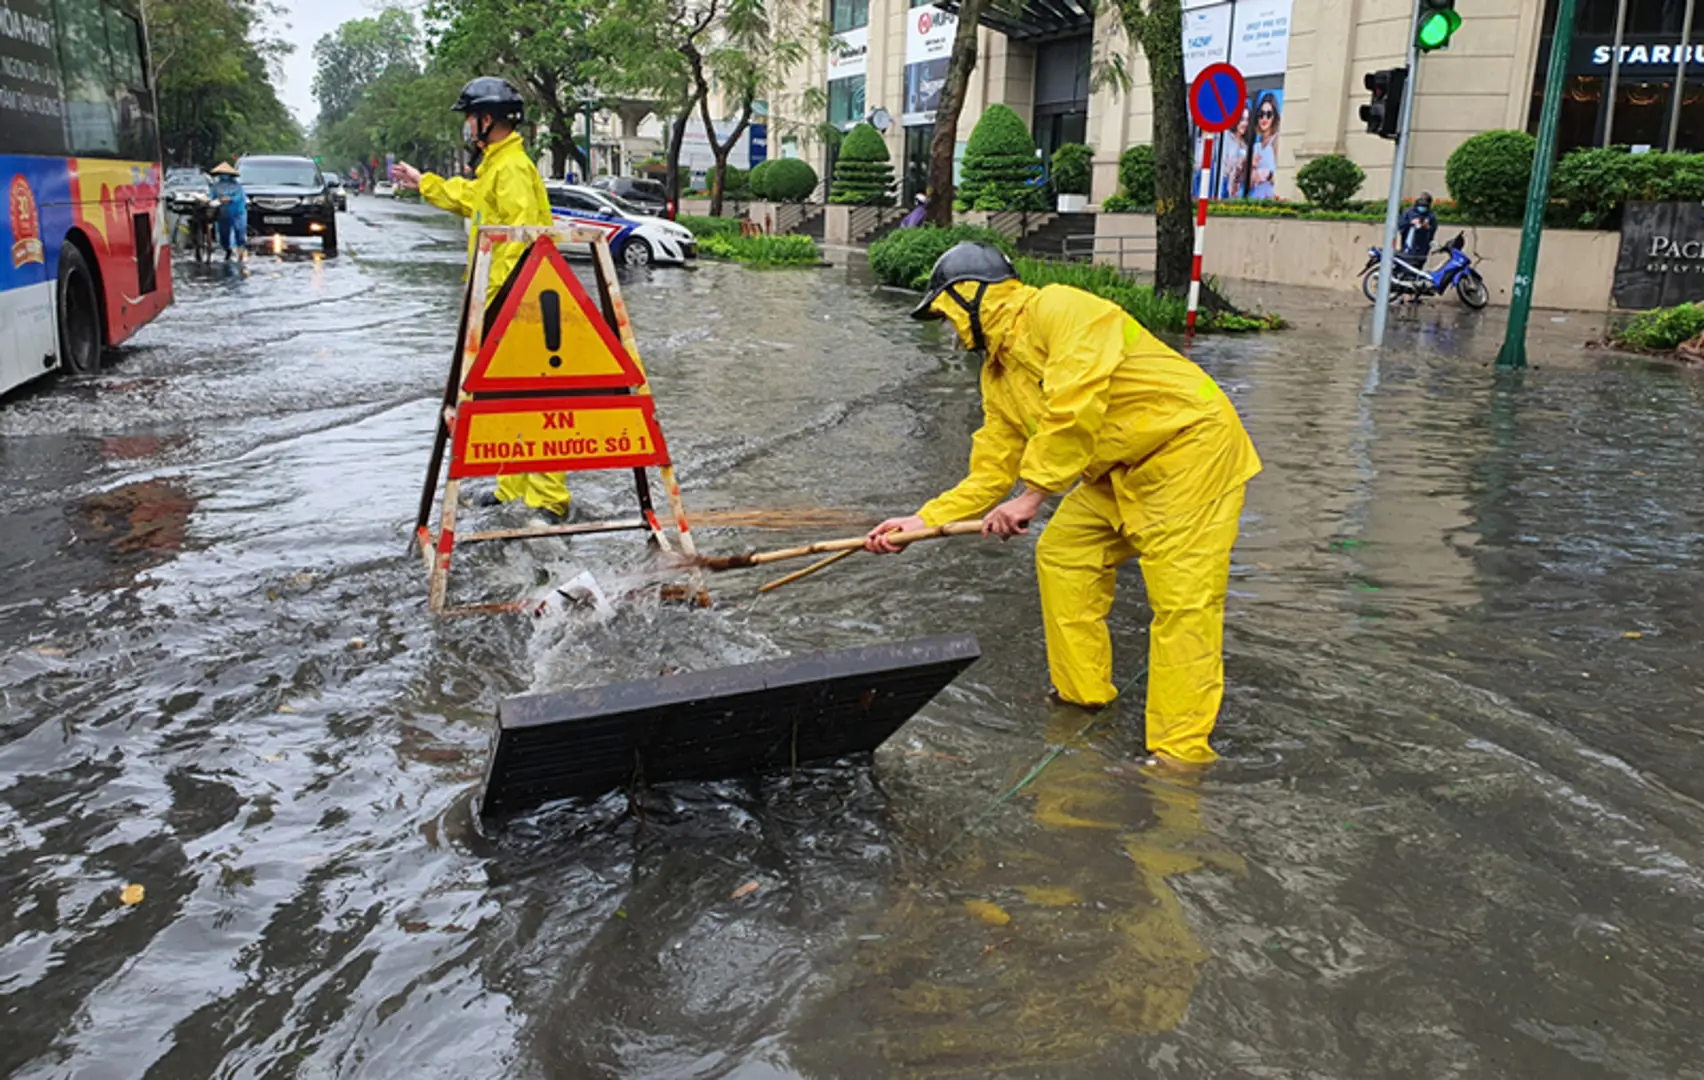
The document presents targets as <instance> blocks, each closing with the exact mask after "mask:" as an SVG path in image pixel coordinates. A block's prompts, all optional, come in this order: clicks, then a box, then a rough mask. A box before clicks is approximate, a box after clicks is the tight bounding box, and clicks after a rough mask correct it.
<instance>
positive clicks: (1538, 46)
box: [771, 0, 1704, 202]
mask: <svg viewBox="0 0 1704 1080" xmlns="http://www.w3.org/2000/svg"><path fill="white" fill-rule="evenodd" d="M1556 3H1557V0H1458V4H1457V10H1458V12H1459V13H1460V14H1461V16H1462V19H1463V24H1462V27H1461V29H1460V30H1459V31H1457V33H1456V35H1455V37H1454V39H1453V41H1452V43H1451V45H1450V47H1449V48H1448V49H1445V50H1440V51H1438V52H1434V53H1431V54H1428V55H1426V56H1424V57H1423V58H1422V59H1421V62H1420V65H1419V73H1418V76H1417V78H1418V82H1417V84H1416V98H1415V110H1414V118H1413V123H1412V125H1411V131H1412V133H1413V142H1412V143H1411V148H1410V156H1409V172H1408V176H1407V183H1406V187H1407V190H1406V192H1405V194H1408V195H1413V194H1417V193H1418V192H1420V191H1422V190H1427V191H1434V192H1437V193H1439V194H1442V193H1443V192H1444V190H1445V187H1444V167H1445V163H1446V162H1447V160H1448V159H1449V155H1450V153H1451V152H1452V151H1454V150H1455V148H1456V147H1457V146H1459V145H1460V144H1461V143H1462V141H1463V140H1465V139H1466V138H1468V137H1469V136H1471V135H1473V134H1475V133H1477V132H1481V131H1487V130H1491V129H1495V128H1518V129H1526V130H1533V129H1535V128H1536V126H1537V120H1538V108H1539V104H1540V102H1541V99H1542V91H1543V83H1544V65H1545V64H1546V63H1547V62H1548V56H1549V52H1550V36H1551V28H1552V26H1553V24H1554V21H1555V9H1556ZM1695 4H1696V5H1698V6H1704V4H1700V3H1699V0H1578V28H1577V31H1576V35H1575V41H1574V44H1573V47H1572V48H1571V49H1570V51H1569V59H1568V73H1569V74H1568V82H1567V87H1566V90H1565V94H1566V97H1565V98H1564V101H1563V109H1562V128H1561V141H1562V148H1563V150H1564V151H1566V150H1569V149H1574V148H1577V147H1582V146H1594V145H1600V144H1603V143H1604V142H1605V140H1606V138H1612V139H1613V140H1614V141H1615V142H1616V143H1621V144H1635V145H1643V146H1649V147H1651V148H1653V149H1658V150H1661V149H1665V148H1669V147H1670V146H1671V145H1672V147H1673V148H1675V149H1680V150H1701V149H1704V12H1698V13H1697V16H1696V17H1695V18H1693V19H1692V20H1691V27H1692V33H1691V40H1690V42H1683V41H1682V31H1683V28H1684V27H1685V26H1686V25H1687V12H1688V9H1689V7H1690V6H1693V5H1695ZM1110 6H1111V5H1100V7H1101V8H1102V14H1101V16H1100V17H1099V18H1098V19H1096V18H1094V17H1092V16H1090V15H1089V14H1088V12H1087V10H1086V6H1085V5H1081V4H1079V3H1076V2H1075V0H1025V2H1024V5H1023V8H1022V12H1021V14H1013V13H1012V10H1011V8H1010V6H1009V5H997V6H996V9H995V10H994V11H993V12H991V13H990V15H989V16H987V17H986V18H985V19H984V24H983V26H982V28H981V29H980V30H979V54H978V62H977V67H976V71H975V73H974V74H973V76H972V78H971V85H970V90H969V93H968V95H967V100H966V103H965V109H964V115H963V117H962V118H961V120H960V124H959V133H958V134H959V149H960V152H961V154H962V151H963V145H964V140H965V139H967V138H968V137H969V135H970V131H971V128H972V127H973V126H974V124H975V121H976V118H977V117H978V116H980V115H981V113H982V111H983V109H984V108H986V107H987V105H988V104H990V103H992V102H1003V103H1005V104H1006V105H1009V106H1011V107H1012V108H1013V109H1015V110H1016V111H1017V112H1018V114H1019V115H1020V116H1022V117H1024V118H1025V120H1026V121H1028V122H1029V124H1030V128H1031V131H1032V133H1034V135H1035V137H1036V142H1037V144H1038V146H1039V147H1040V148H1041V150H1042V151H1043V154H1044V155H1045V154H1048V153H1050V152H1051V150H1052V149H1053V148H1054V147H1056V146H1058V145H1059V144H1060V143H1063V142H1076V141H1081V142H1087V143H1088V144H1089V145H1091V146H1092V147H1094V149H1095V182H1094V193H1093V197H1094V199H1095V200H1096V201H1097V202H1098V201H1099V200H1100V199H1102V198H1105V197H1106V196H1108V195H1111V194H1112V193H1113V192H1114V191H1116V190H1117V159H1118V155H1119V153H1120V152H1121V151H1122V150H1123V149H1124V148H1125V147H1127V146H1131V145H1134V144H1137V143H1146V142H1150V141H1151V130H1152V123H1151V93H1150V86H1149V80H1148V71H1147V65H1146V63H1145V61H1144V59H1143V57H1142V55H1141V53H1140V52H1139V51H1134V52H1133V51H1132V50H1131V49H1130V47H1129V44H1128V42H1127V41H1126V40H1125V37H1124V34H1123V32H1122V30H1121V29H1120V27H1119V25H1118V23H1117V21H1116V19H1115V18H1114V17H1113V16H1112V14H1111V13H1110V12H1108V11H1107V10H1106V9H1107V8H1109V7H1110ZM1184 8H1185V11H1184V51H1185V68H1186V71H1185V74H1186V76H1190V77H1192V76H1193V75H1195V74H1196V73H1197V72H1198V71H1200V69H1201V68H1202V67H1204V66H1205V65H1206V64H1208V63H1212V62H1215V61H1220V60H1226V61H1229V62H1231V63H1233V64H1236V65H1237V66H1238V67H1239V68H1240V69H1241V70H1242V71H1243V73H1244V75H1245V77H1246V78H1247V81H1248V85H1249V96H1250V99H1251V101H1250V104H1249V115H1248V116H1247V117H1246V119H1245V121H1244V123H1243V124H1242V125H1239V127H1238V129H1237V130H1236V131H1235V132H1234V133H1233V137H1231V138H1227V139H1223V140H1219V142H1220V147H1219V151H1218V153H1217V154H1216V157H1217V159H1218V160H1217V163H1216V167H1215V175H1214V179H1213V184H1214V192H1215V194H1216V195H1218V196H1220V197H1245V198H1284V199H1295V198H1299V197H1300V193H1299V191H1298V189H1297V188H1296V184H1295V175H1296V170H1297V169H1299V168H1300V167H1301V166H1302V165H1304V164H1306V162H1307V161H1309V160H1310V159H1312V158H1315V157H1319V156H1321V155H1325V154H1346V155H1348V156H1349V157H1350V158H1351V159H1353V160H1354V161H1355V162H1356V163H1357V164H1359V165H1360V166H1361V167H1362V168H1363V169H1364V170H1366V172H1367V183H1366V185H1365V187H1364V188H1363V189H1362V196H1363V197H1366V198H1377V197H1379V196H1380V195H1382V194H1383V192H1384V191H1385V190H1386V188H1387V186H1388V185H1389V182H1390V162H1391V156H1392V150H1393V145H1394V144H1392V143H1391V142H1389V141H1387V140H1383V139H1380V138H1377V137H1376V136H1372V135H1368V134H1366V132H1365V127H1364V124H1363V122H1362V121H1361V118H1360V112H1359V107H1360V105H1361V104H1363V103H1364V102H1365V101H1366V100H1367V91H1366V89H1365V87H1364V86H1363V83H1362V78H1363V76H1364V75H1365V74H1366V73H1367V72H1370V71H1374V70H1377V69H1380V68H1389V67H1398V66H1400V65H1401V64H1402V63H1403V58H1404V53H1405V50H1406V47H1407V37H1408V32H1409V19H1410V17H1411V14H1412V10H1413V7H1412V3H1411V0H1184ZM826 14H827V17H828V19H829V21H830V24H831V28H832V30H833V32H834V35H833V37H832V38H831V44H830V47H829V48H828V49H827V50H826V51H825V52H823V53H821V54H818V55H816V56H814V57H812V58H810V59H809V60H807V61H806V62H805V63H803V64H801V65H799V66H797V67H796V68H795V69H794V70H793V71H791V72H790V73H789V76H788V79H787V84H786V86H785V87H784V89H783V90H782V92H780V93H777V94H776V95H775V97H774V99H773V100H772V101H771V112H772V125H771V142H772V143H774V144H776V145H774V146H772V148H771V154H772V155H773V156H796V157H804V158H806V159H807V160H810V161H811V163H812V164H813V165H814V166H815V167H816V168H817V169H818V171H819V172H821V173H823V174H824V175H827V173H828V171H829V169H830V168H831V167H832V157H831V155H832V150H831V149H830V148H829V147H828V146H826V145H825V144H824V143H823V140H822V139H821V138H820V135H819V129H820V126H821V125H822V124H823V123H824V122H825V121H827V122H830V123H833V124H834V125H836V126H838V127H840V128H842V129H845V128H849V127H851V126H852V124H854V123H856V122H857V121H858V120H861V119H866V118H872V117H874V118H875V120H876V122H877V124H878V126H883V122H884V121H885V127H886V130H885V131H884V132H883V135H884V137H885V138H886V140H887V142H888V147H889V150H890V152H891V153H892V154H893V157H894V161H895V164H896V166H897V170H896V171H898V173H899V174H900V175H901V176H902V177H903V179H904V185H905V189H904V192H903V195H904V197H905V198H907V199H909V198H910V196H911V195H912V194H913V193H914V192H916V191H918V190H920V189H921V186H922V183H923V177H924V176H925V175H926V172H927V164H926V163H927V157H928V147H929V143H930V140H931V139H932V137H933V132H934V126H933V123H934V110H935V106H936V104H937V103H938V102H939V98H940V90H941V85H942V83H943V82H944V79H945V73H946V63H947V54H948V53H949V52H950V50H951V47H952V38H953V34H954V33H955V32H956V30H957V26H958V20H957V17H956V15H954V14H952V13H951V12H949V11H945V10H943V9H941V8H937V7H934V6H932V5H930V4H928V3H923V2H914V0H828V11H827V12H826ZM1618 16H1619V17H1620V18H1619V21H1620V22H1621V26H1622V38H1621V48H1620V51H1619V53H1617V50H1616V48H1615V41H1616V39H1615V27H1616V23H1617V21H1618ZM1695 52H1696V55H1695ZM1119 67H1122V69H1123V71H1124V72H1125V73H1126V74H1127V75H1128V87H1127V88H1125V89H1121V88H1120V86H1119V80H1118V79H1117V78H1114V77H1112V76H1113V74H1114V72H1115V71H1116V70H1117V69H1118V68H1119ZM1612 68H1613V69H1614V71H1613V72H1612V70H1611V69H1612ZM1612 82H1613V84H1614V93H1613V100H1614V107H1613V109H1612V108H1610V107H1609V106H1608V104H1607V103H1608V102H1609V101H1610V99H1611V93H1610V86H1611V83H1612ZM1676 85H1679V86H1680V87H1681V88H1682V91H1681V94H1680V99H1679V106H1678V110H1677V108H1676V96H1675V91H1674V87H1675V86H1676ZM824 101H826V103H827V105H826V110H824V109H823V108H822V104H821V103H822V102H824ZM1611 114H1613V117H1612V115H1611ZM1611 125H1612V126H1611ZM1671 129H1672V131H1673V134H1674V138H1673V139H1672V143H1671V140H1670V138H1669V134H1670V131H1671Z"/></svg>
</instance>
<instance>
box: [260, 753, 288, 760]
mask: <svg viewBox="0 0 1704 1080" xmlns="http://www.w3.org/2000/svg"><path fill="white" fill-rule="evenodd" d="M261 760H262V761H283V760H284V755H283V754H268V755H266V756H265V757H264V758H262V759H261Z"/></svg>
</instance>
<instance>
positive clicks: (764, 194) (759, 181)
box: [746, 161, 774, 199]
mask: <svg viewBox="0 0 1704 1080" xmlns="http://www.w3.org/2000/svg"><path fill="white" fill-rule="evenodd" d="M772 164H774V162H770V161H760V162H758V163H757V164H756V165H753V166H752V167H751V172H749V173H746V190H747V191H749V192H751V197H752V198H754V199H768V198H772V197H773V196H771V195H770V194H769V166H770V165H772Z"/></svg>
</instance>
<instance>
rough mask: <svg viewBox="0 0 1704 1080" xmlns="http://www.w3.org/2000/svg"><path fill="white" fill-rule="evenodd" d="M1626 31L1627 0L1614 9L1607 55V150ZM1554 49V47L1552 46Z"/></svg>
mask: <svg viewBox="0 0 1704 1080" xmlns="http://www.w3.org/2000/svg"><path fill="white" fill-rule="evenodd" d="M1626 30H1627V0H1621V2H1620V3H1619V4H1617V5H1616V8H1615V44H1614V45H1613V46H1611V50H1612V51H1611V52H1610V54H1609V89H1607V90H1605V91H1604V92H1603V144H1602V145H1603V148H1604V149H1606V150H1607V149H1609V145H1610V136H1612V135H1613V134H1614V133H1615V95H1616V91H1617V90H1618V88H1619V87H1620V86H1621V43H1622V41H1624V40H1625V37H1624V35H1625V33H1626ZM1552 48H1554V46H1552Z"/></svg>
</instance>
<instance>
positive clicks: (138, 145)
mask: <svg viewBox="0 0 1704 1080" xmlns="http://www.w3.org/2000/svg"><path fill="white" fill-rule="evenodd" d="M106 26H107V42H108V44H110V45H111V46H112V74H113V88H112V94H113V102H114V104H115V105H116V106H117V108H118V146H119V155H120V156H121V157H124V158H127V159H129V160H132V161H136V160H145V159H148V158H151V157H153V156H154V151H155V149H156V145H155V137H154V123H153V108H152V103H153V100H154V99H153V95H152V94H150V93H149V92H148V83H147V81H146V79H145V77H144V75H143V72H142V27H141V24H139V23H138V22H137V21H136V20H135V19H133V18H131V17H130V16H129V15H126V14H124V13H123V12H122V11H115V10H113V9H112V8H107V9H106Z"/></svg>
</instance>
